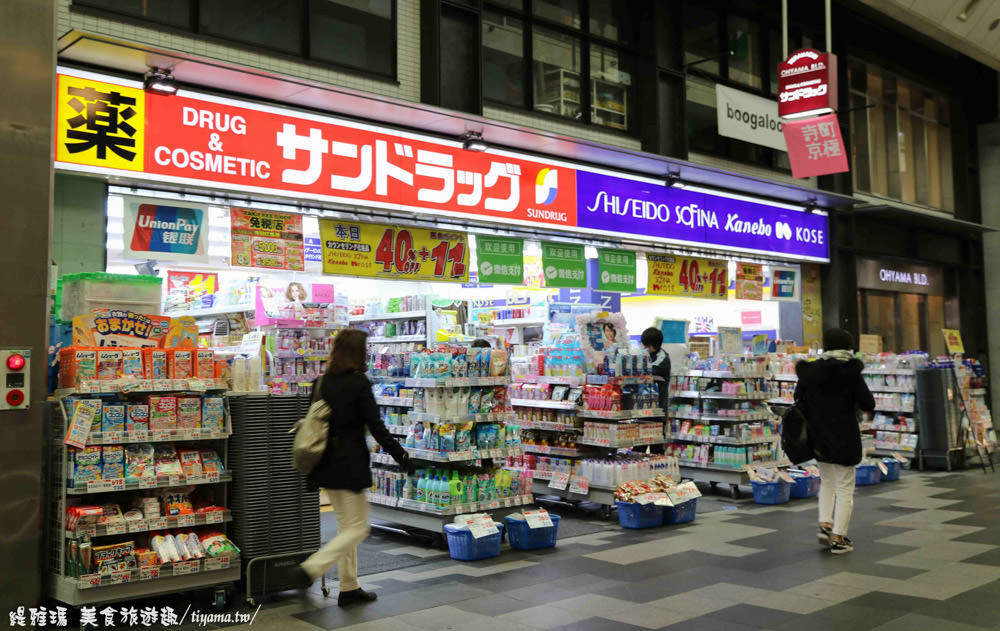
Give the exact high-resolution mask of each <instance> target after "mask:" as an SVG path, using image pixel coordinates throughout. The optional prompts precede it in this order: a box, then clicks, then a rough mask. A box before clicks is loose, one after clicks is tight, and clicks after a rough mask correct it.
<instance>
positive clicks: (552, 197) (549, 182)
mask: <svg viewBox="0 0 1000 631" xmlns="http://www.w3.org/2000/svg"><path fill="white" fill-rule="evenodd" d="M558 194H559V172H558V171H556V170H555V169H549V168H544V169H542V170H541V171H539V172H538V176H537V177H536V178H535V203H536V204H541V205H543V206H548V205H549V204H551V203H552V202H554V201H556V195H558Z"/></svg>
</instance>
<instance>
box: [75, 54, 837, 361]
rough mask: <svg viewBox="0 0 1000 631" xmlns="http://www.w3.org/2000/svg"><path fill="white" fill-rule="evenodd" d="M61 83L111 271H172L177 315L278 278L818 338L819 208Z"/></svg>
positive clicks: (97, 83)
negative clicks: (100, 184) (569, 305)
mask: <svg viewBox="0 0 1000 631" xmlns="http://www.w3.org/2000/svg"><path fill="white" fill-rule="evenodd" d="M57 89H58V92H57V100H58V102H57V136H56V147H55V151H56V164H55V166H56V168H57V169H58V170H61V171H66V172H76V173H82V174H86V175H92V176H97V177H104V178H106V179H107V180H108V182H109V185H110V187H109V201H108V216H109V217H108V240H107V248H108V259H107V261H108V263H107V267H108V271H112V272H131V273H134V270H135V266H136V265H137V264H142V263H144V262H146V261H154V262H155V265H154V266H155V267H156V268H157V269H158V270H159V272H160V274H161V275H167V276H170V275H173V276H174V277H175V278H172V279H171V280H169V283H168V284H169V287H168V288H167V290H165V292H164V293H165V296H164V299H165V311H167V312H169V313H170V314H171V315H183V314H184V313H185V312H190V313H191V314H193V315H197V316H199V317H202V316H204V317H205V318H208V317H210V316H216V315H218V314H219V313H221V312H223V311H224V310H225V308H226V307H227V306H229V307H232V308H233V309H236V310H238V309H239V308H240V307H241V306H243V307H246V306H247V304H248V303H246V302H245V301H247V300H252V296H251V297H250V298H248V290H246V287H247V286H248V283H250V284H252V283H254V282H264V283H270V284H271V285H274V287H275V288H281V287H285V288H288V290H287V291H286V292H284V293H286V294H287V295H288V296H291V294H293V293H295V294H296V296H294V297H287V300H289V301H296V300H298V301H301V300H302V299H303V298H302V297H300V296H299V295H297V294H298V293H300V292H301V293H306V294H312V290H313V285H316V286H317V287H316V291H317V292H321V293H322V294H323V296H324V298H323V299H324V300H325V299H326V298H329V294H330V293H334V294H336V295H338V296H344V295H346V296H347V299H348V301H349V304H365V303H366V302H370V301H383V302H384V300H386V299H388V298H390V297H392V296H400V295H405V296H410V295H414V296H431V295H433V296H435V297H436V298H440V299H450V300H452V301H455V302H456V303H457V302H460V301H467V302H468V305H469V306H472V305H473V304H475V305H477V306H479V307H481V308H487V309H490V308H497V307H504V306H510V305H513V304H521V305H524V304H525V303H527V305H529V306H530V305H534V306H533V307H531V308H527V309H525V312H526V313H530V315H532V316H534V315H535V314H542V315H546V314H547V311H548V310H547V308H546V307H545V306H544V305H545V304H547V303H550V302H553V301H554V302H560V301H563V302H575V301H580V302H584V303H589V304H597V305H600V306H602V307H606V308H611V309H612V310H618V309H620V310H621V311H622V312H623V313H624V314H625V316H626V319H627V320H628V321H629V322H630V330H631V332H632V333H633V334H636V333H638V332H639V331H641V330H642V329H644V328H645V327H647V326H650V325H652V324H653V322H654V320H656V319H657V318H659V319H663V320H682V321H687V322H689V332H691V333H696V332H697V333H700V334H703V335H707V336H709V337H711V336H712V335H714V334H715V333H716V332H717V330H718V327H720V326H722V327H740V328H741V329H743V332H744V335H746V336H747V340H748V341H749V339H750V338H752V336H753V335H762V334H763V335H766V336H767V338H768V339H786V340H794V341H796V342H797V343H799V344H801V343H803V342H805V343H806V344H808V343H809V342H810V340H811V339H812V340H814V339H815V338H816V336H817V335H818V331H817V330H815V329H816V326H818V321H817V318H818V314H819V304H818V293H819V290H818V285H817V284H816V283H815V282H813V279H817V278H818V273H816V267H815V265H814V264H816V263H824V262H827V261H828V260H829V244H828V241H829V234H828V218H827V215H826V213H825V212H823V211H820V210H816V211H814V212H807V211H806V209H805V208H802V207H799V206H794V205H789V204H783V203H777V202H772V201H767V200H764V199H760V198H754V197H751V196H744V195H740V194H735V193H731V192H721V191H715V190H712V189H708V188H701V187H697V186H693V185H690V184H689V185H687V186H683V185H677V186H668V184H667V182H666V181H665V180H664V179H657V178H648V177H641V176H635V175H631V174H628V173H624V172H618V171H611V170H603V169H600V168H595V167H591V166H583V165H578V164H572V163H569V162H565V161H560V160H550V159H546V158H543V157H538V156H535V155H529V154H524V153H518V152H514V151H508V150H506V149H498V148H493V147H490V148H488V149H487V150H485V151H471V150H467V149H465V148H464V146H463V143H462V142H461V141H460V140H450V139H443V138H439V137H432V136H428V135H423V134H418V133H412V132H409V131H400V130H395V129H391V128H387V127H383V126H377V125H371V124H366V123H360V122H356V121H349V120H342V119H337V118H335V117H332V116H325V115H318V114H315V113H310V112H303V111H299V110H293V109H289V108H283V107H276V106H272V105H263V104H259V103H254V102H250V101H243V100H238V99H233V98H227V97H221V96H216V95H212V94H207V93H203V92H198V91H193V90H186V89H182V90H180V91H179V92H178V93H177V94H175V95H172V96H166V95H161V94H156V93H152V92H146V91H144V90H143V88H142V84H141V83H140V82H137V81H131V80H127V79H122V78H117V77H113V76H110V75H101V74H95V73H92V72H88V71H81V70H75V69H70V68H61V69H60V70H59V77H58V86H57ZM404 234H405V236H404ZM137 235H138V236H137ZM490 237H505V238H507V239H508V241H504V242H503V244H502V245H501V246H497V243H498V242H497V241H490V246H489V247H488V248H486V249H485V250H484V248H482V247H480V242H481V241H482V240H483V239H486V240H487V241H489V238H490ZM486 250H488V251H486ZM504 256H505V257H506V258H504ZM501 259H502V260H501ZM484 263H486V264H487V265H484ZM803 264H806V265H803ZM185 279H187V280H185ZM206 279H211V282H210V283H208V285H207V286H206ZM373 279H377V282H372V281H373ZM192 281H193V282H194V286H192ZM519 281H520V282H519ZM803 281H805V282H803ZM185 283H187V284H185ZM293 284H297V285H298V287H301V288H302V289H301V290H300V289H299V288H298V287H296V289H295V291H294V292H292V291H291V289H290V288H291V286H292V285H293ZM327 285H332V289H327V287H326V286H327ZM775 288H777V289H775ZM249 293H252V290H251V291H250V292H249ZM272 293H274V292H272ZM318 298H319V296H318V295H317V296H312V295H308V296H307V297H306V298H305V300H307V301H309V300H318ZM241 301H242V302H241ZM494 302H495V303H497V304H493V303H494ZM504 302H506V303H507V304H506V305H505V304H503V303H504ZM803 302H805V303H806V305H807V306H806V311H807V313H806V314H805V315H804V314H803V307H802V305H803ZM481 317H482V318H483V319H487V320H488V319H489V317H490V316H489V314H487V315H485V316H481ZM475 319H477V314H474V313H472V312H470V313H468V314H466V315H465V316H463V317H459V318H458V322H457V324H458V325H460V326H461V325H463V324H465V323H468V321H469V320H475ZM803 322H805V326H803ZM429 324H430V323H429ZM485 330H488V329H484V331H485ZM465 331H466V332H467V333H470V332H472V331H471V330H469V329H465ZM495 332H496V331H495ZM521 333H522V334H523V331H522V332H521ZM417 335H418V334H411V336H410V337H416V336H417ZM379 337H389V336H388V335H382V336H379ZM505 337H506V338H507V339H508V340H509V341H511V342H515V343H517V342H522V341H526V339H527V338H525V337H523V335H521V336H519V334H514V335H513V336H511V335H509V334H508V335H505ZM407 339H408V340H409V339H410V338H407ZM428 341H430V342H433V341H434V340H433V338H432V337H429V340H428Z"/></svg>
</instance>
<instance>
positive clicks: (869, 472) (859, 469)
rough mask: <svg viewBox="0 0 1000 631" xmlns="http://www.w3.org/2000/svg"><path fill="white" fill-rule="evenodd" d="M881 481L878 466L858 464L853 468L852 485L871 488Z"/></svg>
mask: <svg viewBox="0 0 1000 631" xmlns="http://www.w3.org/2000/svg"><path fill="white" fill-rule="evenodd" d="M881 481H882V472H881V471H879V470H878V465H873V464H859V465H858V466H856V467H855V468H854V484H856V485H857V486H871V485H873V484H878V483H879V482H881Z"/></svg>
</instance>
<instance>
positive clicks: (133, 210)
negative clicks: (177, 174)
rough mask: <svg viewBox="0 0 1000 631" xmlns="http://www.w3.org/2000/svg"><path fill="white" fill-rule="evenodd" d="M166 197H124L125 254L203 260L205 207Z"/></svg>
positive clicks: (132, 257) (166, 258)
mask: <svg viewBox="0 0 1000 631" xmlns="http://www.w3.org/2000/svg"><path fill="white" fill-rule="evenodd" d="M165 201H166V200H162V199H151V198H150V199H147V198H142V197H132V196H126V197H125V216H124V218H123V220H122V223H123V225H124V228H125V231H124V234H123V242H122V250H123V252H122V255H123V256H124V258H126V259H153V260H161V261H162V260H167V261H189V262H202V263H203V262H206V261H207V260H208V254H207V247H206V240H207V239H206V233H207V232H208V231H207V230H206V229H205V228H206V221H205V220H206V213H205V209H204V208H203V207H198V206H193V205H188V204H183V203H180V202H173V201H171V202H169V203H164V202H165Z"/></svg>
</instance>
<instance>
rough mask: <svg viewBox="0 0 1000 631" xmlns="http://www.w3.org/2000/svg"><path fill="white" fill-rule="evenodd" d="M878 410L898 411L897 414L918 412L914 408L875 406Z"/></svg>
mask: <svg viewBox="0 0 1000 631" xmlns="http://www.w3.org/2000/svg"><path fill="white" fill-rule="evenodd" d="M875 411H876V412H896V413H897V414H916V412H917V411H916V410H915V409H913V408H886V407H881V408H875Z"/></svg>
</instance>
